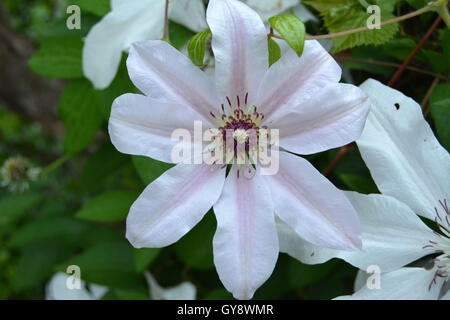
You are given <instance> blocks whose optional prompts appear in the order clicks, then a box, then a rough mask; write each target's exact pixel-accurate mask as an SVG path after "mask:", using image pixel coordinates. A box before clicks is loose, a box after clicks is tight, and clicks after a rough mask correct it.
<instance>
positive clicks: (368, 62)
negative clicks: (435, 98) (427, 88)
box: [336, 57, 447, 80]
mask: <svg viewBox="0 0 450 320" xmlns="http://www.w3.org/2000/svg"><path fill="white" fill-rule="evenodd" d="M336 60H338V61H349V62H358V63H366V64H373V65H375V66H385V67H392V68H400V67H401V66H402V65H401V64H399V63H394V62H385V61H377V60H371V59H368V60H366V59H358V58H353V57H336ZM406 69H407V70H410V71H413V72H417V73H421V74H425V75H427V76H432V77H435V78H438V79H441V80H446V79H447V78H446V77H445V76H443V75H441V74H438V73H434V72H432V71H428V70H422V69H420V68H416V67H411V66H407V67H406Z"/></svg>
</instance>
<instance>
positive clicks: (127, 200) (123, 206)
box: [75, 190, 138, 222]
mask: <svg viewBox="0 0 450 320" xmlns="http://www.w3.org/2000/svg"><path fill="white" fill-rule="evenodd" d="M137 197H138V193H135V192H128V191H121V190H118V191H107V192H105V193H102V194H100V195H98V196H96V197H95V198H93V199H91V200H89V201H88V202H87V203H86V204H85V205H84V206H83V208H82V209H81V210H80V211H78V212H77V213H76V215H75V216H76V217H77V218H80V219H84V220H90V221H97V222H111V221H121V220H124V219H125V218H126V217H127V214H128V212H129V211H130V207H131V205H132V204H133V202H134V201H135V200H136V199H137Z"/></svg>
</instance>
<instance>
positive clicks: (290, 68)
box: [254, 40, 341, 123]
mask: <svg viewBox="0 0 450 320" xmlns="http://www.w3.org/2000/svg"><path fill="white" fill-rule="evenodd" d="M340 78H341V68H340V67H339V65H338V64H337V62H336V61H335V60H334V59H333V58H332V57H331V56H330V54H329V53H328V52H327V51H326V50H325V49H324V48H323V47H322V46H321V45H320V43H319V42H317V41H316V40H308V41H305V48H304V50H303V54H302V56H301V57H300V58H299V57H298V56H297V54H296V53H295V52H294V51H293V50H288V52H286V53H285V54H284V55H283V56H282V57H281V59H280V60H278V61H277V62H275V63H274V64H273V65H272V66H271V67H270V69H269V71H268V72H267V73H266V74H265V76H264V78H263V80H262V82H261V85H260V86H259V89H258V98H257V100H256V101H255V102H254V104H255V105H256V106H258V108H259V110H260V111H261V112H262V113H264V115H265V117H266V119H267V120H268V121H269V123H270V120H271V119H270V118H271V117H272V114H274V113H275V112H276V111H277V110H280V111H281V112H283V113H282V115H283V114H285V113H286V112H288V111H286V110H291V109H292V110H294V111H295V110H299V109H301V108H302V105H303V103H305V102H306V101H308V100H310V99H314V97H315V95H316V94H317V93H318V92H319V90H322V89H323V87H325V86H326V85H328V84H329V83H330V82H332V83H337V82H339V80H340ZM273 116H274V117H277V115H275V114H274V115H273Z"/></svg>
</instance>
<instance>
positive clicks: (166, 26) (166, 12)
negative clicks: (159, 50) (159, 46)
mask: <svg viewBox="0 0 450 320" xmlns="http://www.w3.org/2000/svg"><path fill="white" fill-rule="evenodd" d="M163 40H169V0H166V7H165V9H164V32H163Z"/></svg>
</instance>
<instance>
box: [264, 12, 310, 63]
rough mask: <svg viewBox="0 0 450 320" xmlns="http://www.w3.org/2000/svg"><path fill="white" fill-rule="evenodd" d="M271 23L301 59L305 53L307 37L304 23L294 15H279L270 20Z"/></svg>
mask: <svg viewBox="0 0 450 320" xmlns="http://www.w3.org/2000/svg"><path fill="white" fill-rule="evenodd" d="M269 23H270V25H271V26H272V27H273V28H274V29H275V30H277V31H278V32H279V33H280V34H281V35H282V36H283V38H284V39H285V40H286V42H287V43H288V44H289V46H290V47H291V48H292V49H294V51H295V52H297V55H298V56H299V57H300V56H301V55H302V53H303V47H304V46H305V36H306V33H305V25H304V24H303V22H302V21H301V20H300V19H299V18H298V17H297V16H295V15H293V14H279V15H277V16H274V17H271V18H269Z"/></svg>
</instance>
